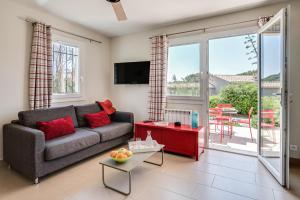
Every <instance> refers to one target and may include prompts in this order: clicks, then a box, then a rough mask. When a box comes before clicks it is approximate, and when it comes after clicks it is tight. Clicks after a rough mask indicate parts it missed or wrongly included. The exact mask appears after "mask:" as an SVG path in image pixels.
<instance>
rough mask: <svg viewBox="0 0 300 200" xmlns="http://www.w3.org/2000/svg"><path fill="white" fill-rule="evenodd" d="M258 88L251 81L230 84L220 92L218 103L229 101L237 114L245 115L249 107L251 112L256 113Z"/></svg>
mask: <svg viewBox="0 0 300 200" xmlns="http://www.w3.org/2000/svg"><path fill="white" fill-rule="evenodd" d="M257 91H258V89H257V86H256V85H255V84H253V83H241V84H230V85H228V86H226V87H224V88H223V89H222V90H221V93H220V99H219V101H220V103H230V104H232V106H233V107H235V108H236V109H237V110H238V111H239V114H242V115H247V114H248V111H249V109H250V108H251V107H253V108H254V109H253V114H256V113H257V104H258V96H257V95H258V93H257Z"/></svg>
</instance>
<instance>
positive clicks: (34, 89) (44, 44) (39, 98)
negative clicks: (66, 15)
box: [29, 23, 52, 110]
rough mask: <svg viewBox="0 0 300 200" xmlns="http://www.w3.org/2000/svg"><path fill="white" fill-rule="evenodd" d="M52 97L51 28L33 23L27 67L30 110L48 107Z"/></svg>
mask: <svg viewBox="0 0 300 200" xmlns="http://www.w3.org/2000/svg"><path fill="white" fill-rule="evenodd" d="M51 98H52V41H51V28H50V27H49V26H47V25H45V24H41V23H34V24H33V37H32V46H31V58H30V69H29V106H30V109H31V110H34V109H39V108H48V107H50V106H51Z"/></svg>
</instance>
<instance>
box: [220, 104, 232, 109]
mask: <svg viewBox="0 0 300 200" xmlns="http://www.w3.org/2000/svg"><path fill="white" fill-rule="evenodd" d="M217 108H232V105H231V104H230V103H220V104H218V105H217Z"/></svg>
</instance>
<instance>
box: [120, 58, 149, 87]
mask: <svg viewBox="0 0 300 200" xmlns="http://www.w3.org/2000/svg"><path fill="white" fill-rule="evenodd" d="M149 70H150V61H142V62H126V63H115V84H148V83H149V72H150V71H149Z"/></svg>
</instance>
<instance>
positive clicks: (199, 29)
mask: <svg viewBox="0 0 300 200" xmlns="http://www.w3.org/2000/svg"><path fill="white" fill-rule="evenodd" d="M257 20H258V19H250V20H245V21H240V22H234V23H229V24H221V25H216V26H208V27H204V28H197V29H192V30H187V31H180V32H174V33H169V34H166V35H167V36H172V35H179V34H184V33H192V32H197V31H204V32H205V31H206V30H208V29H213V28H219V27H224V26H231V25H237V24H244V23H248V22H254V21H257ZM154 37H155V36H152V37H150V38H149V39H152V38H154Z"/></svg>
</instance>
